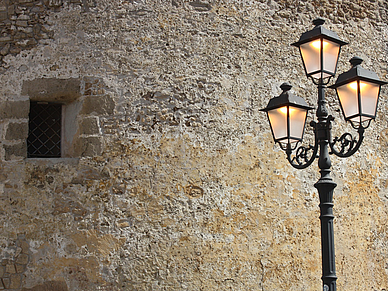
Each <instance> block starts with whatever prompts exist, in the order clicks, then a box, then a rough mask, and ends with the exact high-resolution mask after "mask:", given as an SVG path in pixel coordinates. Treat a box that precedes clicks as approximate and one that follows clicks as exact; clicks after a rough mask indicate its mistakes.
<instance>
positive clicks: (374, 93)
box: [360, 81, 380, 116]
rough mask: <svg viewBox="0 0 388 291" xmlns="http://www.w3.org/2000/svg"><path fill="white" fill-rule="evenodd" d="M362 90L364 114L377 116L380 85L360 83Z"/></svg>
mask: <svg viewBox="0 0 388 291" xmlns="http://www.w3.org/2000/svg"><path fill="white" fill-rule="evenodd" d="M360 90H361V110H362V114H366V115H372V116H375V115H376V110H377V99H378V97H379V91H380V85H379V84H374V83H370V82H366V81H360Z"/></svg>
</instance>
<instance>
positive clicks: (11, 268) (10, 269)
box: [5, 262, 16, 274]
mask: <svg viewBox="0 0 388 291" xmlns="http://www.w3.org/2000/svg"><path fill="white" fill-rule="evenodd" d="M5 272H6V273H9V274H15V273H16V268H15V264H14V263H12V262H11V263H9V264H7V265H6V266H5Z"/></svg>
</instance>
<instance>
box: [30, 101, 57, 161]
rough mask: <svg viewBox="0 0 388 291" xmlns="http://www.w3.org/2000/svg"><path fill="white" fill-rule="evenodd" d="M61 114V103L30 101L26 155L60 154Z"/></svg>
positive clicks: (55, 155) (51, 155)
mask: <svg viewBox="0 0 388 291" xmlns="http://www.w3.org/2000/svg"><path fill="white" fill-rule="evenodd" d="M61 116H62V105H61V104H57V103H48V102H33V101H31V104H30V115H29V123H28V138H27V157H29V158H58V157H60V156H61V119H62V117H61Z"/></svg>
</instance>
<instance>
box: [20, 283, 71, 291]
mask: <svg viewBox="0 0 388 291" xmlns="http://www.w3.org/2000/svg"><path fill="white" fill-rule="evenodd" d="M67 290H68V288H67V285H66V282H63V281H47V282H44V283H43V284H41V285H37V286H34V287H32V288H23V289H22V291H67Z"/></svg>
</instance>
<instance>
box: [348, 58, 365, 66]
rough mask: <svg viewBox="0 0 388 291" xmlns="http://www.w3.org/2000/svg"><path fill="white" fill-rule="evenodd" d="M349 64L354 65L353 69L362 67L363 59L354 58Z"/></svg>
mask: <svg viewBox="0 0 388 291" xmlns="http://www.w3.org/2000/svg"><path fill="white" fill-rule="evenodd" d="M349 62H350V63H351V64H352V67H355V66H358V65H361V63H362V62H363V59H361V58H360V57H353V58H351V59H350V60H349Z"/></svg>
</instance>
